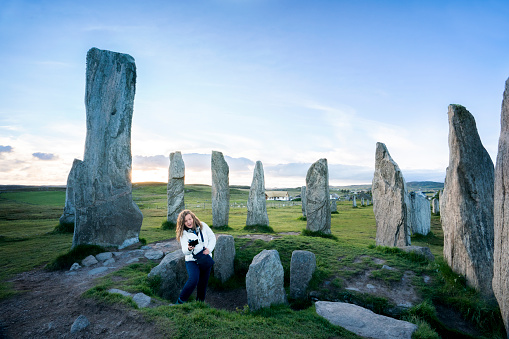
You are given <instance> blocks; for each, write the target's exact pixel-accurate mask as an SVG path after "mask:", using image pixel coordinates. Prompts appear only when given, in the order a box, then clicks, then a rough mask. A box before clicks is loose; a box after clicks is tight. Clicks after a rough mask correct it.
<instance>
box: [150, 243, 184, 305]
mask: <svg viewBox="0 0 509 339" xmlns="http://www.w3.org/2000/svg"><path fill="white" fill-rule="evenodd" d="M156 277H158V278H157V279H156V280H155V281H158V282H159V286H158V287H159V288H158V291H159V295H160V296H161V297H163V298H165V299H168V300H173V301H176V300H177V298H178V296H179V294H180V290H181V289H182V287H184V284H185V283H186V281H187V270H186V264H185V256H184V253H182V250H180V249H178V250H176V251H174V252H171V253H168V254H167V255H166V256H165V257H164V258H163V260H161V262H160V263H159V265H157V266H156V267H154V268H153V269H152V270H151V271H150V273H149V274H148V278H149V279H155V278H156Z"/></svg>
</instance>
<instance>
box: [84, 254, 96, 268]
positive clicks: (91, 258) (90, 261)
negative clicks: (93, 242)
mask: <svg viewBox="0 0 509 339" xmlns="http://www.w3.org/2000/svg"><path fill="white" fill-rule="evenodd" d="M98 262H99V261H97V259H96V258H95V257H94V256H93V255H89V256H88V257H86V258H85V259H83V260H82V261H81V264H82V265H83V266H85V267H89V266H92V265H95V264H97V263H98Z"/></svg>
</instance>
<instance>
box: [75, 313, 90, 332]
mask: <svg viewBox="0 0 509 339" xmlns="http://www.w3.org/2000/svg"><path fill="white" fill-rule="evenodd" d="M88 325H90V321H89V320H88V319H87V317H85V316H84V315H83V314H82V315H80V316H79V317H78V318H76V320H74V323H73V324H72V326H71V333H76V332H80V331H82V330H84V329H85V328H87V327H88Z"/></svg>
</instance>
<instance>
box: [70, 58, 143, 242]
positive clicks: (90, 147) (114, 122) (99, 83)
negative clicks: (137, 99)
mask: <svg viewBox="0 0 509 339" xmlns="http://www.w3.org/2000/svg"><path fill="white" fill-rule="evenodd" d="M86 78H87V81H86V93H85V107H86V112H87V137H86V143H85V156H84V159H83V162H81V163H79V164H78V165H77V166H76V168H75V171H76V174H75V180H76V182H75V187H74V198H75V201H74V202H75V208H76V222H75V229H74V237H73V242H72V246H73V247H74V246H77V245H80V244H94V245H101V246H114V247H119V248H122V247H126V246H129V245H131V244H134V243H136V242H138V236H139V233H140V228H141V223H142V221H143V215H142V213H141V211H140V209H139V208H138V206H137V205H136V204H135V203H134V202H133V199H132V184H131V163H132V157H131V122H132V116H133V105H134V94H135V87H136V66H135V63H134V59H133V58H132V57H131V56H130V55H127V54H120V53H114V52H110V51H103V50H99V49H97V48H92V49H90V50H89V51H88V54H87V73H86Z"/></svg>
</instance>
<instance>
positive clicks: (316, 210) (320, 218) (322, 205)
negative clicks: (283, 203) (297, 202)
mask: <svg viewBox="0 0 509 339" xmlns="http://www.w3.org/2000/svg"><path fill="white" fill-rule="evenodd" d="M306 215H307V226H306V229H307V230H309V231H312V232H321V233H324V234H330V233H331V230H330V225H331V216H330V196H329V168H328V166H327V159H320V160H318V161H317V162H315V163H314V164H313V165H311V167H310V168H309V170H308V173H307V175H306Z"/></svg>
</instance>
